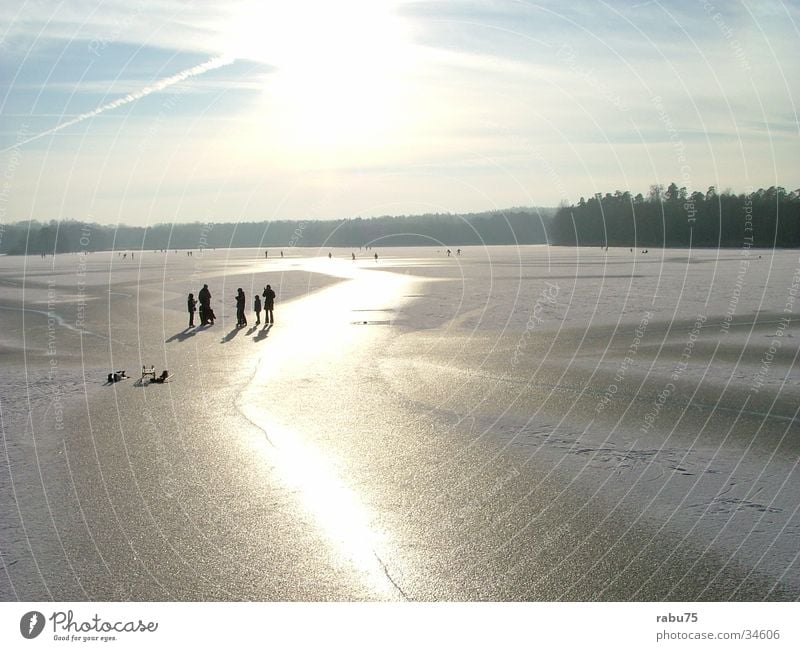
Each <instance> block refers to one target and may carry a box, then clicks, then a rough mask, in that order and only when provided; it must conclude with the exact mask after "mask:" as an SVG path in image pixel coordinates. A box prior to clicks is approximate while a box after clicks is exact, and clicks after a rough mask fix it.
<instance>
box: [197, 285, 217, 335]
mask: <svg viewBox="0 0 800 651" xmlns="http://www.w3.org/2000/svg"><path fill="white" fill-rule="evenodd" d="M197 299H198V301H199V302H200V325H201V326H204V325H208V324H209V322H210V323H211V325H214V312H212V310H211V292H210V291H208V285H203V289H201V290H200V291H199V292H198V294H197Z"/></svg>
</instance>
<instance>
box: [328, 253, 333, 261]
mask: <svg viewBox="0 0 800 651" xmlns="http://www.w3.org/2000/svg"><path fill="white" fill-rule="evenodd" d="M332 257H333V256H332V255H331V252H330V251H328V260H330V259H331V258H332Z"/></svg>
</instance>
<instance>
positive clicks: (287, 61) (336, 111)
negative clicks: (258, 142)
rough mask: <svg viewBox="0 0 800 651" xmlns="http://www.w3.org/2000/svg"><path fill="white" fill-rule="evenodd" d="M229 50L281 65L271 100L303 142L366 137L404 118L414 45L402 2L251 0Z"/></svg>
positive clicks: (271, 82)
mask: <svg viewBox="0 0 800 651" xmlns="http://www.w3.org/2000/svg"><path fill="white" fill-rule="evenodd" d="M225 47H226V54H228V55H230V56H232V57H235V58H237V59H248V60H253V61H259V62H263V63H267V64H270V65H272V66H275V68H276V72H275V73H274V74H271V75H267V76H266V77H265V87H264V104H265V106H267V107H269V116H270V119H273V120H276V121H277V124H280V125H281V133H282V136H283V137H285V138H289V139H291V140H293V141H294V142H295V143H296V144H301V145H302V144H304V143H305V144H309V145H311V144H315V145H316V146H320V145H322V146H326V145H327V146H343V145H353V144H356V143H358V142H364V143H367V142H369V141H370V140H372V139H374V138H375V137H377V136H380V135H386V134H387V133H388V132H389V131H391V130H392V129H393V128H397V126H398V125H399V124H400V123H401V122H402V116H403V107H404V106H405V104H406V102H405V93H404V88H405V79H406V77H407V74H408V72H409V70H410V68H411V66H412V65H413V56H412V54H411V52H412V49H411V47H410V43H409V38H408V34H407V31H406V29H405V26H404V23H403V20H402V19H401V18H400V17H398V15H397V11H396V5H395V3H390V2H385V1H381V0H339V1H337V2H326V1H324V0H305V1H303V0H300V1H299V2H291V3H290V2H255V1H252V2H249V1H248V2H245V3H244V4H242V5H241V6H239V7H238V8H237V10H236V11H235V13H234V16H233V19H232V20H231V22H230V26H229V28H228V29H227V32H226V46H225Z"/></svg>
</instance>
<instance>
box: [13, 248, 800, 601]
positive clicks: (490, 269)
mask: <svg viewBox="0 0 800 651" xmlns="http://www.w3.org/2000/svg"><path fill="white" fill-rule="evenodd" d="M451 249H452V255H450V256H448V255H447V253H446V250H445V248H443V247H442V248H439V249H437V248H413V249H410V248H396V249H388V248H387V249H375V250H371V251H358V250H356V251H351V250H349V249H347V250H339V249H333V250H332V251H331V253H332V259H329V258H328V253H329V251H328V249H325V250H316V249H315V250H311V249H297V248H291V249H288V248H287V249H286V250H285V253H286V256H285V257H284V258H283V259H281V258H280V257H278V256H277V251H275V252H273V251H270V257H269V259H264V256H263V251H259V250H254V249H253V250H249V249H237V250H216V251H205V252H202V254H201V252H197V251H195V252H194V255H193V256H187V255H186V253H185V252H184V251H179V252H177V253H174V252H171V253H150V252H137V253H136V257H135V258H134V259H133V260H131V259H130V257H126V259H124V260H123V259H122V257H121V256H119V255H117V254H116V253H95V254H90V255H86V256H78V255H60V256H56V257H55V258H52V257H50V258H46V259H41V258H38V257H27V258H18V257H0V323H1V324H2V328H0V358H2V363H3V369H4V371H3V375H2V379H0V409H1V410H2V411H0V414H1V415H2V428H3V448H4V456H7V459H8V463H7V464H3V467H2V470H0V522H2V523H3V524H2V525H0V552H2V559H3V563H4V568H5V571H4V573H2V574H0V595H2V596H3V598H4V599H25V600H36V599H64V600H73V599H98V600H103V599H120V600H127V599H159V600H161V599H165V600H170V599H197V600H212V599H220V600H237V599H258V600H284V599H311V600H314V599H447V600H463V599H500V600H503V599H515V600H517V599H523V600H525V599H530V600H534V599H544V600H557V599H571V600H591V599H607V600H625V599H633V600H660V599H666V600H691V599H699V600H756V599H780V600H785V599H797V598H798V597H800V575H799V574H800V573H799V572H798V553H799V552H798V550H799V549H800V514H799V513H798V509H800V488H798V486H799V485H800V484H799V483H798V481H797V480H798V474H799V473H798V458H799V457H798V448H799V446H798V421H797V414H798V405H800V401H799V400H798V398H800V395H798V394H799V393H800V370H798V368H797V364H796V360H797V355H798V351H799V350H800V348H798V344H799V343H800V327H798V326H800V319H799V318H798V316H797V315H796V314H797V312H798V310H799V309H800V300H799V299H798V298H797V294H798V292H800V256H799V254H798V252H797V251H771V250H755V249H753V250H723V251H711V250H691V251H690V250H675V249H672V250H666V251H660V250H650V251H649V252H647V253H644V252H642V251H631V250H629V249H627V248H626V249H609V250H608V251H605V250H602V249H600V248H591V249H590V248H578V249H573V248H556V247H547V246H526V247H510V246H509V247H485V248H479V247H467V248H465V249H463V251H462V253H461V255H457V254H456V247H451ZM375 252H377V253H378V254H379V257H378V260H377V261H376V260H375V259H374V257H373V254H374V253H375ZM351 253H354V254H355V255H356V257H357V259H356V260H355V261H353V260H352V259H351ZM203 283H208V285H209V288H210V289H211V292H212V294H213V299H212V306H213V307H214V309H215V311H216V314H217V317H218V321H217V323H216V324H215V325H214V326H213V327H208V328H192V329H189V328H186V323H187V316H188V315H187V314H186V307H185V306H186V295H187V294H188V293H189V292H193V293H194V294H195V296H197V293H198V290H199V289H200V287H202V285H203ZM266 283H270V284H271V285H272V287H273V288H275V289H276V291H277V293H278V300H277V304H276V312H275V317H276V323H275V326H274V327H272V328H271V329H265V328H263V327H262V326H261V325H259V326H258V327H255V326H254V315H253V313H252V304H251V298H252V296H253V295H254V293H260V291H261V290H262V289H263V287H264V285H265V284H266ZM238 287H242V288H243V289H244V291H245V293H246V295H247V299H248V303H247V316H248V320H249V321H250V325H249V326H248V327H246V328H242V329H237V328H235V327H234V326H235V314H234V311H235V304H234V299H233V297H234V294H235V292H236V289H237V288H238ZM143 364H154V365H156V366H157V367H158V370H159V371H160V370H161V369H162V368H169V369H170V370H171V371H172V372H173V373H174V374H175V377H174V378H173V379H172V380H171V381H170V382H169V383H168V384H166V385H163V386H155V385H150V386H138V385H137V384H140V383H137V382H136V379H138V371H137V369H139V368H140V367H141V366H142V365H143ZM122 368H124V369H126V370H127V371H128V373H129V374H132V375H134V376H135V379H134V380H128V381H126V382H122V383H119V384H116V385H112V386H107V385H106V383H105V379H106V375H107V373H108V372H109V371H110V370H115V369H122Z"/></svg>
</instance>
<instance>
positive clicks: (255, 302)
mask: <svg viewBox="0 0 800 651" xmlns="http://www.w3.org/2000/svg"><path fill="white" fill-rule="evenodd" d="M253 311H254V312H255V313H256V325H258V324H259V323H261V297H260V296H259V295H258V294H256V297H255V298H254V299H253Z"/></svg>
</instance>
